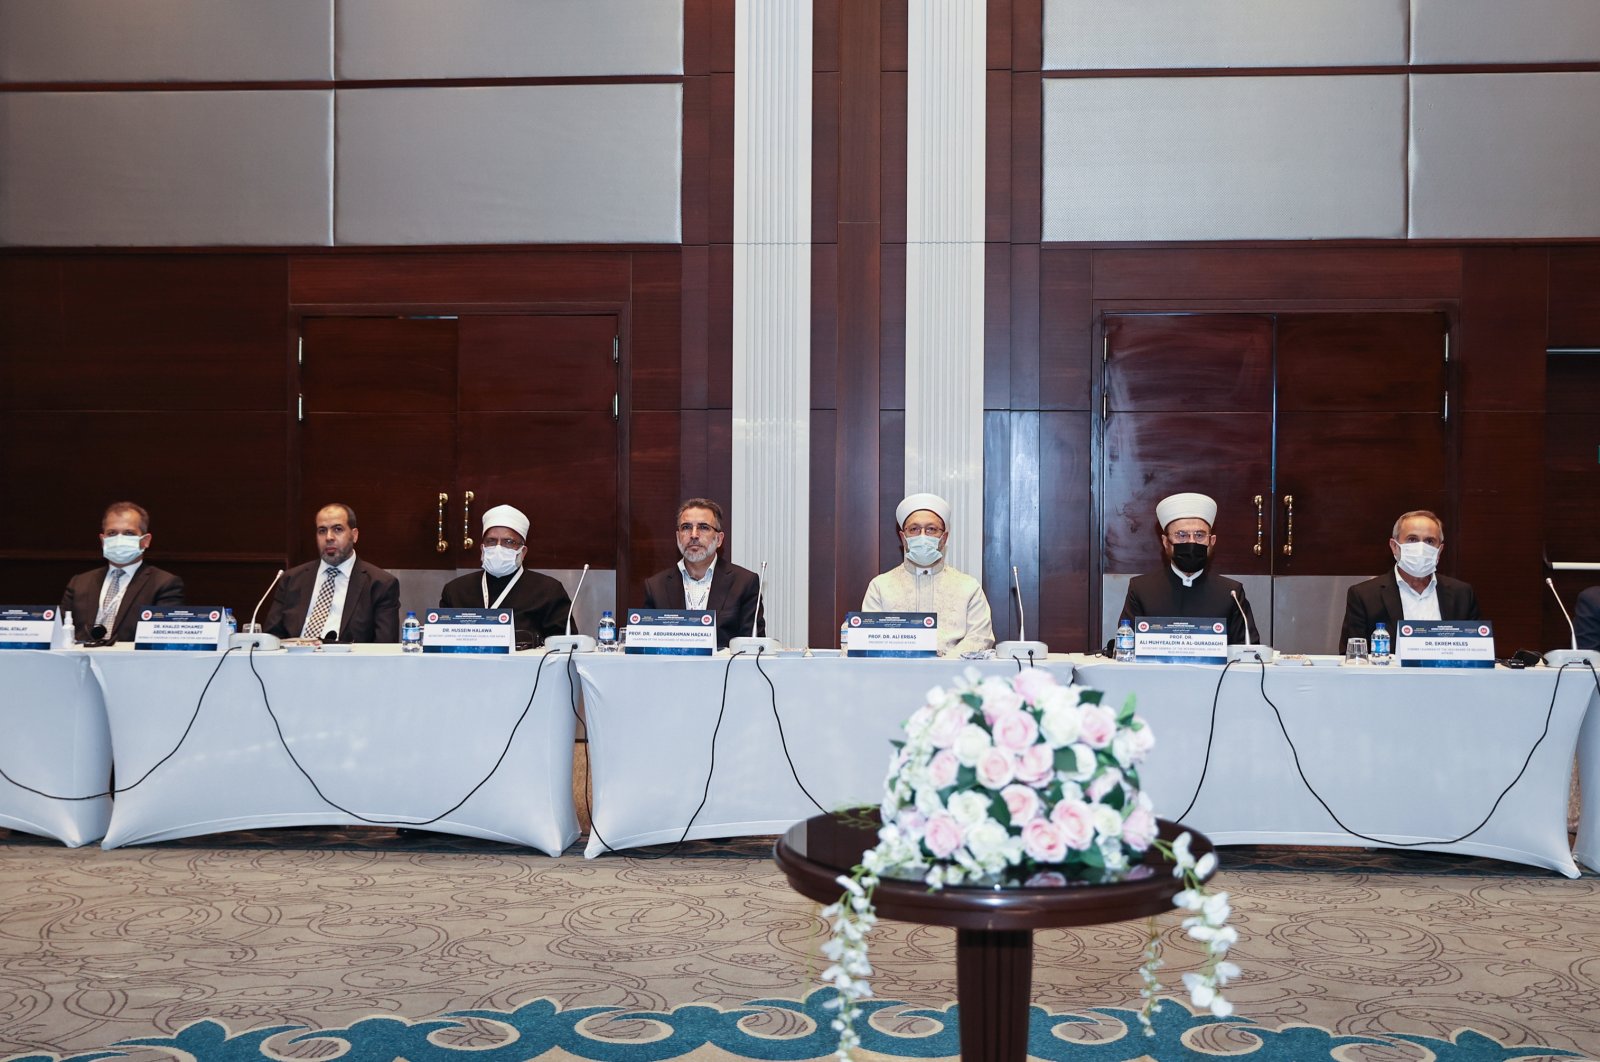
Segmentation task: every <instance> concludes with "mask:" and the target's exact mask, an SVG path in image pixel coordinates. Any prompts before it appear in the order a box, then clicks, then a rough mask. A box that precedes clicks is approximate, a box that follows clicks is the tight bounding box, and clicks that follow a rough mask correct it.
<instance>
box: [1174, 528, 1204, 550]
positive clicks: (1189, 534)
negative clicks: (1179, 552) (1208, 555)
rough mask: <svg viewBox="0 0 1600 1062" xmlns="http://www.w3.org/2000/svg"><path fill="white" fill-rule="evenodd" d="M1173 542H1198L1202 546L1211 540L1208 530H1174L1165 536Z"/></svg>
mask: <svg viewBox="0 0 1600 1062" xmlns="http://www.w3.org/2000/svg"><path fill="white" fill-rule="evenodd" d="M1167 537H1168V538H1170V539H1172V541H1174V542H1198V543H1200V544H1201V545H1202V546H1203V545H1205V544H1206V543H1207V542H1210V541H1211V532H1210V531H1174V532H1172V533H1171V534H1169V535H1168V536H1167Z"/></svg>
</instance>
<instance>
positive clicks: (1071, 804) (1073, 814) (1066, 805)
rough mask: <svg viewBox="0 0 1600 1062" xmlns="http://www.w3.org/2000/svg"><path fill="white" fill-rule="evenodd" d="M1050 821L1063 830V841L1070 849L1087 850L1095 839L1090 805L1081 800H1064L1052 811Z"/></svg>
mask: <svg viewBox="0 0 1600 1062" xmlns="http://www.w3.org/2000/svg"><path fill="white" fill-rule="evenodd" d="M1050 821H1051V822H1053V823H1055V824H1056V826H1057V827H1058V828H1060V830H1061V840H1062V842H1063V843H1064V844H1066V846H1067V847H1068V848H1072V849H1079V848H1087V847H1088V846H1089V842H1090V841H1091V840H1092V839H1093V838H1094V820H1093V819H1092V818H1091V817H1090V813H1089V805H1088V804H1085V803H1084V802H1083V801H1081V800H1063V801H1061V802H1059V803H1058V804H1056V806H1055V807H1053V808H1051V809H1050Z"/></svg>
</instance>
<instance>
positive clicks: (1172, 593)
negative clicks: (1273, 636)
mask: <svg viewBox="0 0 1600 1062" xmlns="http://www.w3.org/2000/svg"><path fill="white" fill-rule="evenodd" d="M1235 593H1237V594H1238V595H1239V600H1240V601H1241V602H1243V603H1244V611H1245V614H1246V615H1248V616H1249V617H1250V624H1249V633H1248V634H1247V633H1246V627H1245V621H1244V617H1243V616H1241V615H1240V614H1239V606H1238V605H1236V604H1234V603H1233V595H1234V594H1235ZM1122 615H1123V617H1124V618H1126V619H1130V620H1131V619H1133V618H1135V617H1137V616H1183V617H1187V618H1189V619H1206V618H1213V617H1215V618H1221V619H1225V620H1227V623H1228V644H1230V645H1243V644H1248V643H1249V642H1250V641H1251V636H1254V638H1255V639H1256V640H1257V641H1259V640H1260V638H1261V629H1260V628H1259V627H1257V626H1256V617H1255V613H1253V612H1251V611H1250V600H1249V599H1248V598H1246V597H1245V596H1244V584H1243V583H1240V582H1239V581H1238V580H1236V579H1229V578H1227V577H1226V576H1222V575H1212V574H1211V573H1210V572H1209V571H1208V572H1202V573H1201V575H1200V578H1198V579H1196V580H1195V581H1194V585H1193V586H1184V585H1183V580H1182V579H1179V578H1178V574H1177V573H1176V572H1174V571H1173V570H1172V568H1171V566H1170V565H1169V566H1168V567H1166V568H1163V569H1162V570H1161V571H1159V572H1151V573H1150V574H1149V575H1136V576H1134V577H1133V579H1132V580H1131V581H1130V582H1129V583H1128V597H1127V599H1126V600H1125V601H1123V603H1122Z"/></svg>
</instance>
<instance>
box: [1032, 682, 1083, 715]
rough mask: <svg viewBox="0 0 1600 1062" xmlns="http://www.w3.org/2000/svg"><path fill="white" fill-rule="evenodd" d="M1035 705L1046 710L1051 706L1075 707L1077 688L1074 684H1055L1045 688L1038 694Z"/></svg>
mask: <svg viewBox="0 0 1600 1062" xmlns="http://www.w3.org/2000/svg"><path fill="white" fill-rule="evenodd" d="M1036 706H1037V707H1038V708H1039V709H1040V710H1041V711H1046V712H1048V711H1050V710H1051V709H1053V708H1076V707H1077V706H1078V689H1077V687H1076V686H1056V687H1054V688H1052V689H1049V690H1046V691H1045V692H1044V693H1043V694H1041V695H1040V696H1039V700H1038V701H1037V702H1036Z"/></svg>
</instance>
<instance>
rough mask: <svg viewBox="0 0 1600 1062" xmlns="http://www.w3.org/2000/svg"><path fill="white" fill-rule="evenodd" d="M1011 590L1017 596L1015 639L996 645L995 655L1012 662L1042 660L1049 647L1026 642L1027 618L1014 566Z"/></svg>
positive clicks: (1020, 583)
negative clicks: (1007, 658) (1004, 657)
mask: <svg viewBox="0 0 1600 1062" xmlns="http://www.w3.org/2000/svg"><path fill="white" fill-rule="evenodd" d="M1011 589H1012V591H1013V592H1014V593H1015V594H1016V596H1017V639H1016V640H1015V641H1006V642H1001V643H999V644H998V645H996V646H995V647H994V651H995V655H996V656H1006V657H1010V658H1011V659H1013V660H1043V659H1044V658H1045V657H1046V656H1048V655H1049V654H1050V647H1049V646H1047V645H1045V644H1044V643H1043V642H1030V641H1028V617H1027V616H1026V615H1025V614H1024V612H1023V610H1022V580H1021V578H1020V577H1019V576H1018V575H1017V566H1016V565H1015V564H1013V565H1012V566H1011Z"/></svg>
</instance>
